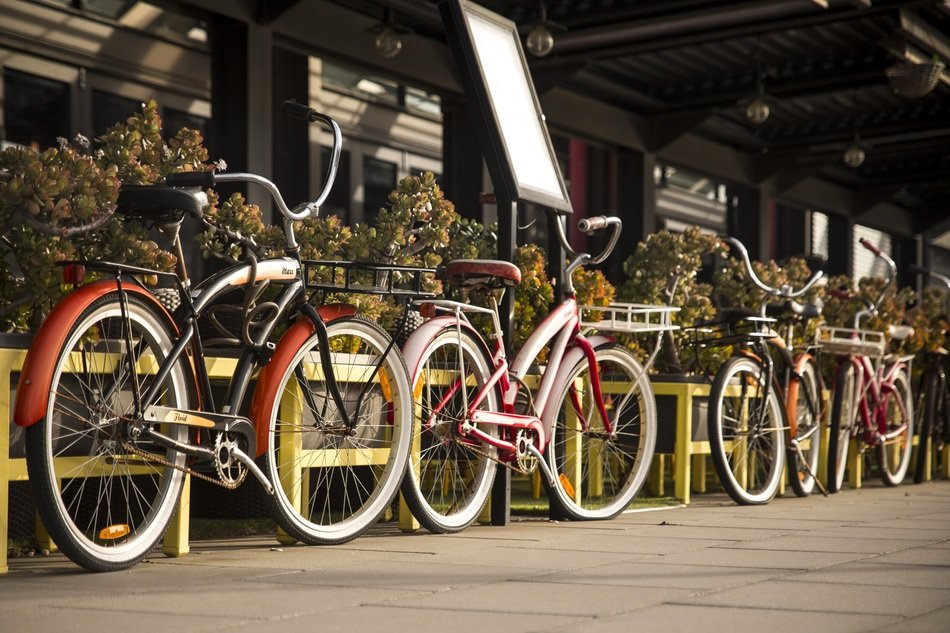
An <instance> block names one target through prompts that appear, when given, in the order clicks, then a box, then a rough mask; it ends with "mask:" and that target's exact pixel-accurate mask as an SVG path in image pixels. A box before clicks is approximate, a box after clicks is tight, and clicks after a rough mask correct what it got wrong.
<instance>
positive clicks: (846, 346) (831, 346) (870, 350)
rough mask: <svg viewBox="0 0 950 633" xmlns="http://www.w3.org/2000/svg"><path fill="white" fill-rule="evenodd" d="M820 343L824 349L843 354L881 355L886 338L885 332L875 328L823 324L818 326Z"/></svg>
mask: <svg viewBox="0 0 950 633" xmlns="http://www.w3.org/2000/svg"><path fill="white" fill-rule="evenodd" d="M818 345H819V346H820V347H821V349H822V351H826V352H830V353H832V354H840V355H842V356H846V355H849V354H854V355H856V356H870V357H881V356H883V355H884V348H885V338H884V333H883V332H875V331H873V330H854V329H851V328H844V327H831V326H822V327H820V328H818Z"/></svg>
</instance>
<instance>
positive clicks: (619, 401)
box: [545, 343, 657, 520]
mask: <svg viewBox="0 0 950 633" xmlns="http://www.w3.org/2000/svg"><path fill="white" fill-rule="evenodd" d="M597 376H599V379H600V384H601V388H602V395H603V404H604V407H605V409H606V412H607V416H608V419H609V425H610V428H609V429H608V428H607V426H606V425H605V421H604V419H603V416H602V415H601V414H600V413H599V404H598V401H597V398H596V395H595V393H594V389H593V382H592V378H594V377H597ZM552 394H553V395H554V396H555V397H557V398H558V400H557V401H556V402H559V403H560V406H559V407H558V409H557V412H556V415H557V417H556V419H555V426H554V430H553V437H552V438H551V440H550V442H549V444H548V446H547V449H546V451H545V458H546V459H547V460H548V465H549V466H550V468H551V471H552V472H554V473H556V474H557V476H558V479H559V481H558V482H557V483H556V484H554V485H550V484H548V485H547V488H548V496H549V497H550V500H551V504H552V507H553V509H555V510H556V511H560V513H561V515H563V516H565V517H566V518H568V519H573V520H590V519H610V518H612V517H615V516H617V515H618V514H620V513H621V512H622V511H623V510H624V509H626V507H627V506H628V505H630V501H631V500H632V499H633V498H634V496H636V494H637V493H638V492H639V491H640V488H642V487H643V483H644V481H645V480H646V476H647V473H648V471H649V469H650V463H651V462H652V460H653V452H654V450H655V448H656V425H657V423H656V405H655V403H654V397H653V390H652V389H651V387H650V381H649V380H648V379H647V376H646V372H645V371H644V370H643V367H642V366H641V365H640V363H638V362H637V360H636V359H635V358H634V357H633V355H632V354H631V353H630V352H628V351H627V350H625V349H623V348H622V347H619V346H617V345H614V344H612V343H607V344H604V345H601V346H599V347H597V348H595V349H594V363H593V368H592V367H591V363H589V362H588V359H587V358H586V357H585V358H582V359H581V360H580V361H579V362H578V363H577V364H576V365H575V366H574V368H573V369H572V370H571V371H570V373H569V374H568V375H567V379H566V380H565V381H564V382H563V383H561V384H560V385H559V386H555V389H554V390H552Z"/></svg>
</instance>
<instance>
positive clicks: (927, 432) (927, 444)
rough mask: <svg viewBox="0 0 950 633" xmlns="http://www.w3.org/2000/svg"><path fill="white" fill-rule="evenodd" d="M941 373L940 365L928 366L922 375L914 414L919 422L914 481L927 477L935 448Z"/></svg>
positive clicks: (916, 425)
mask: <svg viewBox="0 0 950 633" xmlns="http://www.w3.org/2000/svg"><path fill="white" fill-rule="evenodd" d="M941 389H942V385H941V375H940V369H939V368H938V367H928V368H927V369H925V370H924V375H923V376H921V377H920V391H919V392H918V395H917V405H916V406H915V407H914V415H916V416H917V420H918V423H917V424H915V425H914V430H915V431H916V432H917V461H916V462H915V463H914V483H917V484H919V483H921V482H923V481H924V480H926V478H927V463H928V461H929V460H928V457H929V456H930V453H931V451H932V450H933V443H934V428H935V424H934V422H936V421H937V415H938V401H939V398H940V390H941Z"/></svg>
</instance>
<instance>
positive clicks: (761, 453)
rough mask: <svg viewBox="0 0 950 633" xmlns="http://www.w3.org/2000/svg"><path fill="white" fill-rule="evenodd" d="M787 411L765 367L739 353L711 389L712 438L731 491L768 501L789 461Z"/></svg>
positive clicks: (749, 500)
mask: <svg viewBox="0 0 950 633" xmlns="http://www.w3.org/2000/svg"><path fill="white" fill-rule="evenodd" d="M786 426H787V425H786V423H785V411H784V409H783V408H782V406H781V402H780V400H779V397H778V394H777V393H776V391H775V387H774V385H773V384H772V382H771V381H767V380H766V377H765V368H764V367H762V366H761V365H760V364H759V363H757V362H755V361H754V360H752V359H750V358H746V357H743V356H734V357H732V358H730V359H729V360H727V361H726V363H725V364H724V365H723V366H722V368H721V369H720V370H719V371H718V372H717V374H716V379H715V380H714V381H713V385H712V388H711V389H710V392H709V444H710V451H711V453H712V461H713V464H714V465H715V467H716V473H717V474H718V475H719V481H720V483H722V485H723V487H724V488H725V489H726V492H728V493H729V496H730V497H731V498H732V500H733V501H735V502H736V503H739V504H742V505H755V504H763V503H768V502H769V501H771V500H772V498H774V497H775V495H776V493H777V492H778V488H779V483H780V482H781V479H782V472H783V470H784V467H785V462H784V460H785V433H786Z"/></svg>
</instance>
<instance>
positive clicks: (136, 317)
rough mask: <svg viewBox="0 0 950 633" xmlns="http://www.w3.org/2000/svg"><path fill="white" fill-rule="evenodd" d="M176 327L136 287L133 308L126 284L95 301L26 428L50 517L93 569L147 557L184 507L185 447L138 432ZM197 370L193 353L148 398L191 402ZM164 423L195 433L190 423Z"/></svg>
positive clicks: (36, 487) (61, 542)
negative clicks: (37, 416) (191, 366)
mask: <svg viewBox="0 0 950 633" xmlns="http://www.w3.org/2000/svg"><path fill="white" fill-rule="evenodd" d="M123 312H125V318H123ZM171 331H172V330H171V326H170V324H169V322H168V319H167V318H166V317H165V316H164V315H163V314H161V312H160V311H159V309H158V308H157V306H153V305H150V304H149V303H148V302H147V301H145V300H142V299H140V298H139V297H137V296H135V295H127V296H126V301H125V310H123V308H122V303H121V302H120V298H119V295H118V293H110V294H107V295H104V296H103V297H100V298H99V299H97V300H96V301H94V302H92V303H91V304H90V305H89V307H87V308H86V309H85V310H84V311H83V312H82V313H81V314H80V315H79V317H78V319H76V321H75V322H74V323H73V324H72V326H70V329H69V331H68V333H67V334H66V339H65V343H64V344H63V346H62V348H61V349H60V350H59V353H58V355H57V356H56V357H55V358H53V359H51V360H50V362H51V363H53V367H52V374H53V376H52V381H51V383H50V396H49V404H48V406H47V409H46V415H45V416H44V417H43V418H42V419H41V420H40V421H39V422H37V423H36V424H34V425H33V426H30V427H28V428H27V430H26V452H27V455H26V456H27V468H28V471H29V476H30V484H31V486H32V488H33V496H34V499H35V500H36V506H37V510H38V511H39V514H40V517H41V518H42V520H43V524H44V525H45V526H46V529H47V530H48V531H49V534H50V536H51V537H52V538H53V540H54V541H55V542H56V545H57V546H58V547H59V549H60V550H62V552H63V553H64V554H66V556H68V557H69V558H70V560H72V561H73V562H75V563H76V564H78V565H81V566H82V567H85V568H86V569H89V570H91V571H115V570H119V569H125V568H128V567H131V566H132V565H134V564H135V563H137V562H138V561H140V560H141V559H142V558H144V557H145V556H146V555H147V554H148V553H149V551H151V549H152V548H153V547H154V546H155V544H156V543H157V542H158V540H159V539H160V538H161V537H162V534H164V532H165V529H166V528H167V526H168V523H169V521H171V518H172V516H173V514H174V511H175V508H176V504H177V502H178V497H179V494H180V493H181V487H182V482H183V477H184V473H183V472H182V471H181V470H179V469H180V468H183V467H184V465H185V455H184V453H179V452H175V451H173V450H170V449H168V450H166V449H164V448H162V447H160V446H158V445H155V444H153V443H150V442H146V441H142V440H136V439H133V430H132V429H133V423H135V422H140V421H141V417H140V415H141V412H140V411H139V410H138V409H137V403H136V400H137V399H138V398H139V397H140V396H141V395H144V394H145V393H146V392H147V391H148V390H149V389H150V388H151V387H153V383H154V382H155V375H156V372H157V371H158V368H159V366H160V365H161V364H162V362H163V361H164V360H165V358H166V356H167V354H168V351H169V350H171V348H172V342H173V336H172V334H171ZM187 375H188V372H187V370H186V369H185V364H184V361H181V362H177V363H175V364H174V365H173V366H172V368H171V371H170V372H169V373H168V375H167V377H166V378H165V379H164V381H163V382H162V384H161V385H159V386H158V387H157V394H158V398H157V400H156V401H155V402H153V403H148V404H160V405H163V406H167V407H171V408H178V409H187V408H188V380H187V379H186V377H187ZM163 427H167V428H161V429H159V430H160V431H161V432H162V433H164V434H165V435H168V436H171V437H172V438H173V439H175V440H177V441H179V442H185V441H186V439H187V428H186V427H184V426H181V425H163ZM132 449H134V451H133V450H132ZM175 467H177V468H175ZM3 520H5V519H3Z"/></svg>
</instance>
